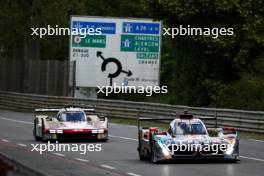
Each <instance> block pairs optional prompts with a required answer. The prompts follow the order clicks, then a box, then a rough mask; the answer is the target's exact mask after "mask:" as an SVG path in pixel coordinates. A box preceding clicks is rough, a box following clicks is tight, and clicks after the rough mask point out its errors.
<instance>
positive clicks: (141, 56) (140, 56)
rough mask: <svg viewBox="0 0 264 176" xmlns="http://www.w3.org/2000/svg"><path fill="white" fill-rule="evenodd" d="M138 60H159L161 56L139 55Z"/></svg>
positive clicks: (152, 54)
mask: <svg viewBox="0 0 264 176" xmlns="http://www.w3.org/2000/svg"><path fill="white" fill-rule="evenodd" d="M137 59H152V60H157V59H159V55H158V54H157V53H137Z"/></svg>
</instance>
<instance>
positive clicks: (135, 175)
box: [127, 172, 141, 176]
mask: <svg viewBox="0 0 264 176" xmlns="http://www.w3.org/2000/svg"><path fill="white" fill-rule="evenodd" d="M127 175H131V176H141V175H139V174H135V173H133V172H128V173H127Z"/></svg>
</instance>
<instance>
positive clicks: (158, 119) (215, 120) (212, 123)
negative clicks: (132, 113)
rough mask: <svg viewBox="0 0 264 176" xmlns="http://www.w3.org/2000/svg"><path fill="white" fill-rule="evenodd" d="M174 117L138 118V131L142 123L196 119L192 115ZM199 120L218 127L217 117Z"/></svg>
mask: <svg viewBox="0 0 264 176" xmlns="http://www.w3.org/2000/svg"><path fill="white" fill-rule="evenodd" d="M172 115H173V116H175V117H171V116H170V117H169V118H152V117H140V116H139V117H138V123H137V124H138V130H139V129H140V121H157V122H164V121H172V120H174V119H177V118H179V119H192V118H194V116H193V115H191V114H180V115H175V114H172ZM198 118H199V119H202V120H206V121H207V120H213V121H214V122H210V123H209V122H208V124H207V126H213V127H217V119H216V117H206V118H203V117H198Z"/></svg>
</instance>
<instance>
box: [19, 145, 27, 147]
mask: <svg viewBox="0 0 264 176" xmlns="http://www.w3.org/2000/svg"><path fill="white" fill-rule="evenodd" d="M17 145H19V146H21V147H26V146H27V145H26V144H17Z"/></svg>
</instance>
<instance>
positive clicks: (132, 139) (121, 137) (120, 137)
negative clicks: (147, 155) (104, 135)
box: [108, 135, 137, 141]
mask: <svg viewBox="0 0 264 176" xmlns="http://www.w3.org/2000/svg"><path fill="white" fill-rule="evenodd" d="M108 136H110V137H112V138H119V139H126V140H130V141H137V139H134V138H128V137H123V136H114V135H108Z"/></svg>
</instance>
